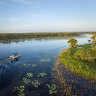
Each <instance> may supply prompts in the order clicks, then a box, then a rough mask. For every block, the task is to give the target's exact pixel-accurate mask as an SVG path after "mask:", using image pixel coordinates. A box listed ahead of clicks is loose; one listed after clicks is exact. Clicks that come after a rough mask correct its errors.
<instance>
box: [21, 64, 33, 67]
mask: <svg viewBox="0 0 96 96" xmlns="http://www.w3.org/2000/svg"><path fill="white" fill-rule="evenodd" d="M23 66H24V67H30V66H31V64H23Z"/></svg>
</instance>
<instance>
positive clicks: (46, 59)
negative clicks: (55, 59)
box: [40, 58, 51, 62]
mask: <svg viewBox="0 0 96 96" xmlns="http://www.w3.org/2000/svg"><path fill="white" fill-rule="evenodd" d="M50 61H51V59H50V58H44V59H40V62H50Z"/></svg>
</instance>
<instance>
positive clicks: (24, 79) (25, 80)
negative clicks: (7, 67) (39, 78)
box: [23, 78, 31, 84]
mask: <svg viewBox="0 0 96 96" xmlns="http://www.w3.org/2000/svg"><path fill="white" fill-rule="evenodd" d="M23 82H24V83H25V84H28V83H30V82H31V80H30V79H28V78H23Z"/></svg>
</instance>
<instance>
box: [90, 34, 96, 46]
mask: <svg viewBox="0 0 96 96" xmlns="http://www.w3.org/2000/svg"><path fill="white" fill-rule="evenodd" d="M91 39H93V41H92V43H93V45H95V46H96V33H95V34H94V35H93V36H92V37H91Z"/></svg>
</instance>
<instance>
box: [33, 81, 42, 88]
mask: <svg viewBox="0 0 96 96" xmlns="http://www.w3.org/2000/svg"><path fill="white" fill-rule="evenodd" d="M32 85H33V86H34V87H38V86H39V85H40V83H39V81H38V80H34V81H32Z"/></svg>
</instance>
